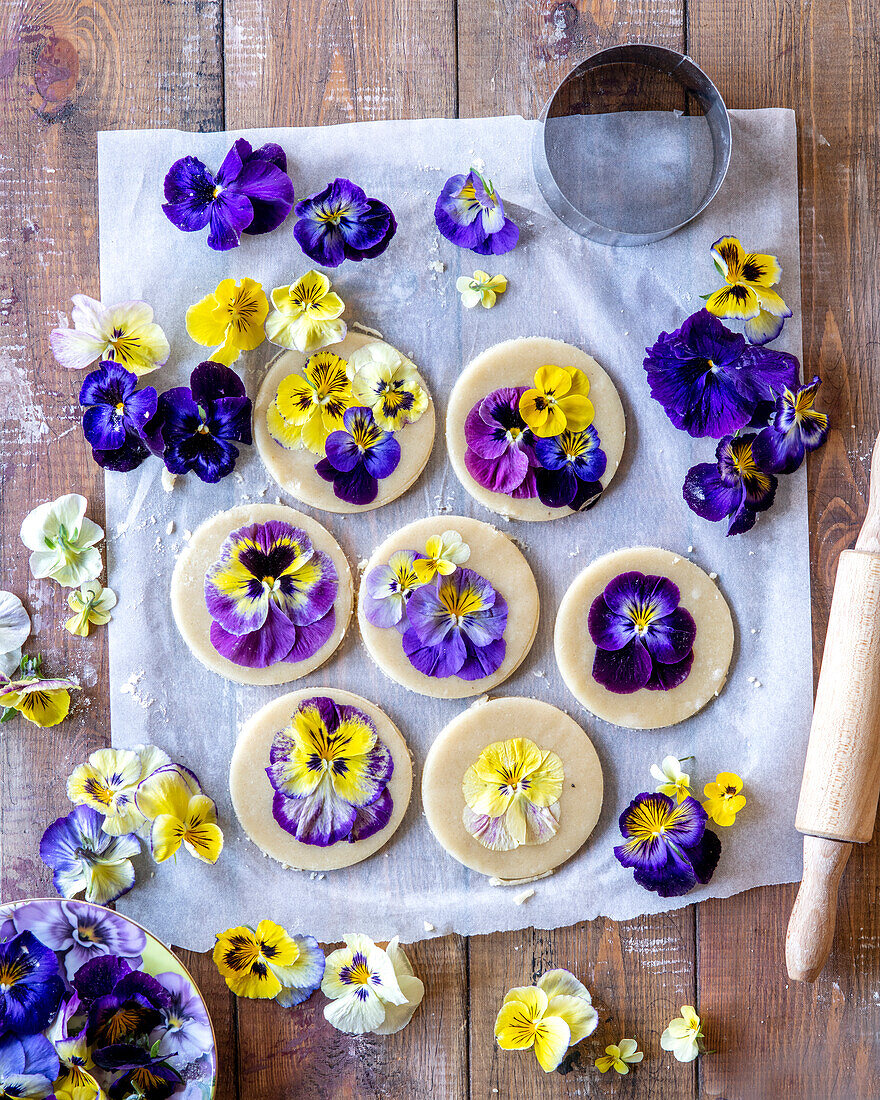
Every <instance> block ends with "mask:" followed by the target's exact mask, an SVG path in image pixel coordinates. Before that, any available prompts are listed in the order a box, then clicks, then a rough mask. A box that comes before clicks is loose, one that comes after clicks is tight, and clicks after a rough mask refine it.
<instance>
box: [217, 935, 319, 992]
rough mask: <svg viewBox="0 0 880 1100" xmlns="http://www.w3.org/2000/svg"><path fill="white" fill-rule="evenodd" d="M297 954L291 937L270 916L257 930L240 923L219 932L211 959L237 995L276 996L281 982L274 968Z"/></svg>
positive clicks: (290, 963) (297, 950)
mask: <svg viewBox="0 0 880 1100" xmlns="http://www.w3.org/2000/svg"><path fill="white" fill-rule="evenodd" d="M299 956H300V949H299V947H298V946H297V944H296V943H295V942H294V940H293V938H292V937H291V936H289V935H288V934H287V932H285V930H284V929H283V928H282V927H281V926H280V925H278V924H275V922H274V921H270V920H261V921H260V923H259V924H258V925H257V927H256V931H255V930H254V929H253V928H248V927H247V926H245V925H241V926H240V927H238V928H229V929H227V930H226V931H225V932H218V934H217V942H216V943H215V944H214V963H215V964H216V966H217V969H218V970H219V971H220V973H221V975H222V976H223V978H224V979H225V981H226V984H227V985H228V986H229V988H230V989H231V990H232V992H233V993H234V994H235V995H236V997H256V998H259V999H268V998H270V997H277V996H278V994H279V993H280V992H281V990H282V988H283V987H284V983H283V982H282V981H281V979H280V978H279V977H278V975H277V973H276V968H283V967H289V966H293V964H294V963H295V962H296V961H297V959H298V958H299Z"/></svg>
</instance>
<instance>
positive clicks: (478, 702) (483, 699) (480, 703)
mask: <svg viewBox="0 0 880 1100" xmlns="http://www.w3.org/2000/svg"><path fill="white" fill-rule="evenodd" d="M488 702H489V696H488V695H480V696H479V697H478V698H476V699H474V701H473V702H472V703H471V705H470V707H468V710H473V709H474V707H484V706H485V705H486V704H487V703H488Z"/></svg>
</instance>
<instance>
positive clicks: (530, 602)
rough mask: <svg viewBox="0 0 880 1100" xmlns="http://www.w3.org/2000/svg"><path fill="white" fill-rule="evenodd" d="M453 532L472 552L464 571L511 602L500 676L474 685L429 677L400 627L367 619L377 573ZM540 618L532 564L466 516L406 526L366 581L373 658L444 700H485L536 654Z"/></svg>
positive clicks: (366, 629)
mask: <svg viewBox="0 0 880 1100" xmlns="http://www.w3.org/2000/svg"><path fill="white" fill-rule="evenodd" d="M447 531H456V532H458V534H459V535H460V536H461V538H462V540H463V541H464V542H465V543H466V544H467V545H468V547H469V549H470V557H469V558H468V560H467V561H466V562H465V563H464V565H463V566H461V567H459V568H464V569H468V570H473V571H474V572H476V573H477V574H479V576H480V577H482V578H485V580H486V581H488V582H489V583H490V584H491V585H492V587H493V588H494V589H495V592H496V593H498V594H499V595H500V596H501V597H503V599H504V600H505V601H506V603H507V623H506V625H505V627H504V631H503V635H502V637H503V640H504V643H505V652H504V657H503V660H502V661H501V663H500V665H498V667H497V668H496V669H495V671H494V672H491V673H490V674H489V675H486V676H483V677H481V678H479V679H474V680H466V679H462V678H460V677H459V676H457V675H447V676H442V677H440V676H434V675H427V674H426V673H424V672H421V671H419V670H418V669H417V668H416V667H414V665H413V664H412V663H411V662H410V659H409V657H408V656H407V655H406V653H405V652H404V648H403V639H404V637H405V636H404V635H402V634H401V633H400V631H399V630H398V629H397V628H395V627H394V626H377V625H374V623H373V622H370V620H369V619H368V617H367V605H368V588H369V585H370V574H371V573H372V572H373V570H374V569H378V568H380V567H382V566H385V565H387V564H388V562H389V559H390V558H391V557H392V555H393V554H395V553H396V552H398V551H416V552H418V553H419V554H422V553H424V551H425V547H426V543H427V541H428V539H429V538H431V537H433V536H438V535H443V534H444V533H445V532H447ZM452 576H453V577H454V576H455V574H454V573H453V574H452ZM538 616H539V599H538V586H537V584H536V583H535V578H534V575H533V574H532V570H531V569H530V567H529V563H528V562H527V561H526V559H525V558H524V557H523V555H522V554H521V553H520V551H519V550H518V549H517V547H516V546H514V544H513V542H512V541H511V540H510V539H509V538H508V537H507V536H506V535H504V534H502V533H501V532H500V531H497V530H496V529H495V528H494V527H491V526H490V525H489V524H488V523H482V522H481V521H480V520H476V519H469V518H467V517H466V516H433V517H431V518H429V519H420V520H417V521H416V522H415V523H410V524H408V525H407V526H406V527H402V528H401V529H400V530H399V531H397V532H396V533H395V534H393V535H392V536H391V537H390V538H388V539H386V540H385V542H383V543H382V544H381V546H379V547H378V549H376V550H375V551H374V552H373V554H372V556H371V557H370V560H369V561H368V563H367V566H366V568H365V569H364V572H363V576H362V579H361V586H360V597H359V602H358V625H359V627H360V631H361V637H362V638H363V640H364V644H365V645H366V647H367V650H368V652H369V654H370V656H371V657H372V658H373V660H374V661H375V662H376V664H377V665H378V666H379V668H381V669H382V671H383V672H385V673H386V674H387V675H388V676H390V677H391V679H392V680H396V681H397V683H399V684H402V685H403V686H404V687H405V688H409V689H410V691H416V692H418V693H419V694H421V695H431V696H434V697H435V698H438V699H465V698H468V697H469V696H472V695H482V694H483V693H484V692H486V691H489V690H490V689H491V688H493V687H495V686H496V685H498V684H500V683H502V682H503V681H504V680H506V679H507V678H508V676H510V675H512V673H513V672H514V671H515V670H516V669H517V668H518V667H519V665H520V664H521V662H522V661H523V659H524V658H525V656H526V654H527V653H528V652H529V650H530V649H531V647H532V642H533V641H534V640H535V634H536V633H537V630H538Z"/></svg>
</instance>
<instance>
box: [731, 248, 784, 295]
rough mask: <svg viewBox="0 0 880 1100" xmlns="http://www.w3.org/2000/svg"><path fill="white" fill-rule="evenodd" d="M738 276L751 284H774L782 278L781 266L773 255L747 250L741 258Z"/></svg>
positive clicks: (761, 285)
mask: <svg viewBox="0 0 880 1100" xmlns="http://www.w3.org/2000/svg"><path fill="white" fill-rule="evenodd" d="M740 278H741V279H742V281H743V282H744V283H750V284H752V285H753V286H760V287H769V286H775V285H776V284H777V283H778V282H779V280H780V279H781V278H782V267H781V266H780V263H779V260H777V259H776V257H775V256H768V255H766V254H764V253H761V252H749V254H748V255H747V256H746V257H745V259H744V260H743V264H742V268H741V269H740Z"/></svg>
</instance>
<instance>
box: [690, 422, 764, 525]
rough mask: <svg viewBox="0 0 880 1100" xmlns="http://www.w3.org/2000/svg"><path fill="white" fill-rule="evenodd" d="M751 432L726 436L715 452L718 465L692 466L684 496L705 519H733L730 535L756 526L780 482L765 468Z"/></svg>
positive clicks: (730, 523)
mask: <svg viewBox="0 0 880 1100" xmlns="http://www.w3.org/2000/svg"><path fill="white" fill-rule="evenodd" d="M756 438H757V437H756V436H755V435H752V434H750V433H747V434H746V435H740V436H731V435H728V436H725V437H724V439H722V440H721V442H720V443H719V444H718V448H717V450H716V452H715V456H716V458H717V462H701V463H699V464H698V465H697V466H692V467H691V468H690V470H688V472H687V477H685V479H684V486H683V488H682V495H683V496H684V499H685V502H686V503H687V506H688V508H690V509H691V511H693V512H696V513H697V515H698V516H701V517H702V518H703V519H709V520H713V521H714V522H718V521H719V520H723V519H729V521H730V522H729V523H728V525H727V533H728V535H739V534H741V533H742V532H743V531H748V530H750V528H752V527H754V525H755V520H756V519H757V518H758V512H764V511H766V510H767V509H768V508H769V507H770V505H771V504H772V503H773V498H774V497H775V496H776V486H777V481H776V478H775V477H774V476H773V474H771V473H768V472H767V471H766V470H763V469H761V467H760V466H759V465H758V462H757V454H756V453H755V450H754V444H755V441H756Z"/></svg>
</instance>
